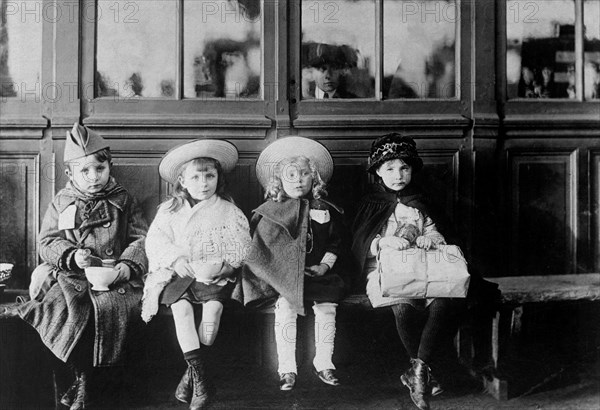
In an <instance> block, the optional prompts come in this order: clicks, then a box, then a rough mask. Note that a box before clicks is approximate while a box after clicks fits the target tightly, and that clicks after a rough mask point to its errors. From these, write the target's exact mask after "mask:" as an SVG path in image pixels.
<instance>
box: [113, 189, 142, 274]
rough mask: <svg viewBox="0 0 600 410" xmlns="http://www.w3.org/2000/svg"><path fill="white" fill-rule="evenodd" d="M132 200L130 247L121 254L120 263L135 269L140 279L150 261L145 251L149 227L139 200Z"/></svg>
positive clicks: (129, 218)
mask: <svg viewBox="0 0 600 410" xmlns="http://www.w3.org/2000/svg"><path fill="white" fill-rule="evenodd" d="M131 199H132V201H131V204H130V206H129V208H128V215H127V242H128V245H127V248H125V250H124V251H123V253H122V254H121V257H120V258H119V261H122V262H125V263H127V265H128V266H129V267H131V268H133V270H134V271H135V274H136V276H137V277H138V278H139V277H142V275H144V273H146V271H147V270H148V259H147V258H146V252H145V250H144V248H145V240H146V233H147V232H148V225H147V224H146V220H145V219H144V215H143V214H142V209H141V208H140V206H139V204H138V202H137V200H136V199H135V198H131Z"/></svg>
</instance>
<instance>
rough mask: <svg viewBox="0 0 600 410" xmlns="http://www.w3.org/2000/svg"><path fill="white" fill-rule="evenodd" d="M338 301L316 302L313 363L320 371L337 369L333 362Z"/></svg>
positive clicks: (314, 306)
mask: <svg viewBox="0 0 600 410" xmlns="http://www.w3.org/2000/svg"><path fill="white" fill-rule="evenodd" d="M336 307H337V303H315V304H314V305H313V311H314V312H315V351H316V352H315V358H314V360H313V365H314V366H315V369H316V370H317V371H318V372H320V371H323V370H326V369H335V366H334V365H333V362H332V357H333V342H334V339H335V313H336Z"/></svg>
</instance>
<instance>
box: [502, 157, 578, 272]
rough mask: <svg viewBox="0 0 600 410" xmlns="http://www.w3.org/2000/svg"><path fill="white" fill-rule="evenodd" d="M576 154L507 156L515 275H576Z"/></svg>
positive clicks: (511, 241) (512, 257) (512, 264)
mask: <svg viewBox="0 0 600 410" xmlns="http://www.w3.org/2000/svg"><path fill="white" fill-rule="evenodd" d="M576 158H577V152H576V151H551V152H547V151H528V152H523V151H521V152H519V151H509V152H508V166H509V171H510V174H511V177H510V179H509V181H510V189H509V192H510V193H509V195H510V199H509V201H510V202H509V203H510V245H509V248H510V262H509V274H512V275H537V274H540V275H549V274H565V273H573V272H575V266H576V263H577V261H576V255H577V252H576V249H575V248H576V240H575V238H576V235H577V174H576V170H577V167H576V165H577V161H576Z"/></svg>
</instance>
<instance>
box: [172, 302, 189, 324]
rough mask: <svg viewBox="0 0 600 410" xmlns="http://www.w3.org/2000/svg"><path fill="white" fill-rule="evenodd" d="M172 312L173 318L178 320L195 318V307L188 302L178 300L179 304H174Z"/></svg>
mask: <svg viewBox="0 0 600 410" xmlns="http://www.w3.org/2000/svg"><path fill="white" fill-rule="evenodd" d="M171 311H172V312H173V317H174V318H175V319H176V320H177V319H184V318H190V317H191V318H193V317H194V307H193V306H192V304H191V303H190V302H188V301H187V300H178V301H177V302H175V303H173V304H172V305H171Z"/></svg>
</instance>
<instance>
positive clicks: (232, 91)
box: [183, 0, 261, 98]
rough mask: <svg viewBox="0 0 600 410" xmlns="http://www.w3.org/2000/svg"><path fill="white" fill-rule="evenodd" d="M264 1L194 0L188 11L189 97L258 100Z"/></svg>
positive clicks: (186, 56) (186, 66)
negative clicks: (262, 4) (261, 5)
mask: <svg viewBox="0 0 600 410" xmlns="http://www.w3.org/2000/svg"><path fill="white" fill-rule="evenodd" d="M260 38H261V8H260V2H259V1H255V0H252V1H248V0H244V1H242V0H240V1H239V2H238V1H220V2H215V1H212V0H202V1H198V0H195V1H188V2H186V3H185V13H184V41H183V43H184V61H183V64H184V78H185V80H184V96H185V97H186V98H212V97H217V98H223V97H224V98H258V97H259V91H260V76H261V43H260Z"/></svg>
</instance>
